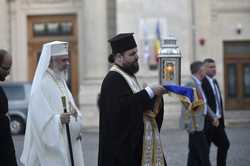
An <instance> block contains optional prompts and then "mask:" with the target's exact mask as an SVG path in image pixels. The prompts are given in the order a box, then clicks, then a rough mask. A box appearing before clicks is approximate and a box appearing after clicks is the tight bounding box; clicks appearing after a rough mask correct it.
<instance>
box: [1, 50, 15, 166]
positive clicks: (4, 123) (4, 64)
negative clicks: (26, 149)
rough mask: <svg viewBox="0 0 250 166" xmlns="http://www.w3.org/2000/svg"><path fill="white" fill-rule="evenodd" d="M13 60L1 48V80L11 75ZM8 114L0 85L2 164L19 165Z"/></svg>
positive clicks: (6, 101)
mask: <svg viewBox="0 0 250 166" xmlns="http://www.w3.org/2000/svg"><path fill="white" fill-rule="evenodd" d="M11 64H12V60H11V56H10V55H9V54H8V53H7V51H5V50H0V81H4V80H5V77H6V76H7V75H9V72H10V68H11ZM7 114H8V99H7V97H6V95H5V93H4V91H3V88H2V87H1V86H0V147H1V148H0V164H1V165H6V166H17V163H16V156H15V149H14V144H13V141H12V138H11V132H10V124H9V118H8V116H7Z"/></svg>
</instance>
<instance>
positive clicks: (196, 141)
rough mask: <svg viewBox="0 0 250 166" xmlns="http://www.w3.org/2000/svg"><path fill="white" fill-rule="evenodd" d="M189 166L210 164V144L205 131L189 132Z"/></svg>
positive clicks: (208, 165) (207, 165)
mask: <svg viewBox="0 0 250 166" xmlns="http://www.w3.org/2000/svg"><path fill="white" fill-rule="evenodd" d="M188 147H189V152H188V161H187V166H210V162H209V146H208V142H207V139H206V136H205V134H204V132H203V131H195V132H193V133H190V134H189V142H188Z"/></svg>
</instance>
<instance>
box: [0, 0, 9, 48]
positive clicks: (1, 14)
mask: <svg viewBox="0 0 250 166" xmlns="http://www.w3.org/2000/svg"><path fill="white" fill-rule="evenodd" d="M8 3H11V2H9V1H7V0H1V1H0V25H1V26H0V34H1V35H0V49H6V50H8V51H9V50H10V45H9V38H10V36H9V35H10V34H9V28H10V27H9V25H10V22H9V21H10V20H9V17H10V16H9V6H8V5H9V4H8Z"/></svg>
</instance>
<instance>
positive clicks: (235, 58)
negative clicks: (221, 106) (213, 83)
mask: <svg viewBox="0 0 250 166" xmlns="http://www.w3.org/2000/svg"><path fill="white" fill-rule="evenodd" d="M224 71H225V72H224V78H225V81H224V85H225V108H226V109H227V110H250V41H229V42H224Z"/></svg>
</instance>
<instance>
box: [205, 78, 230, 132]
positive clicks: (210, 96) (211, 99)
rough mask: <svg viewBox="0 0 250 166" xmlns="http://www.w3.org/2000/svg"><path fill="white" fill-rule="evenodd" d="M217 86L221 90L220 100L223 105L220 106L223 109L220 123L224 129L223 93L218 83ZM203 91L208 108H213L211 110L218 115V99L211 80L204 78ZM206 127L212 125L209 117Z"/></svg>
mask: <svg viewBox="0 0 250 166" xmlns="http://www.w3.org/2000/svg"><path fill="white" fill-rule="evenodd" d="M216 84H217V87H218V90H219V98H220V100H221V105H220V107H221V118H220V119H219V122H220V125H219V127H223V128H224V127H225V124H224V113H223V102H222V97H221V91H220V88H219V85H218V83H217V81H216ZM202 89H203V92H204V93H205V95H206V99H207V104H208V106H209V107H210V108H211V110H212V111H213V112H214V113H216V97H215V95H214V92H213V88H212V86H211V85H210V83H209V80H208V79H207V78H206V77H204V79H203V80H202ZM205 125H206V127H208V126H210V125H212V124H211V122H210V121H209V120H208V118H207V117H206V124H205Z"/></svg>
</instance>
